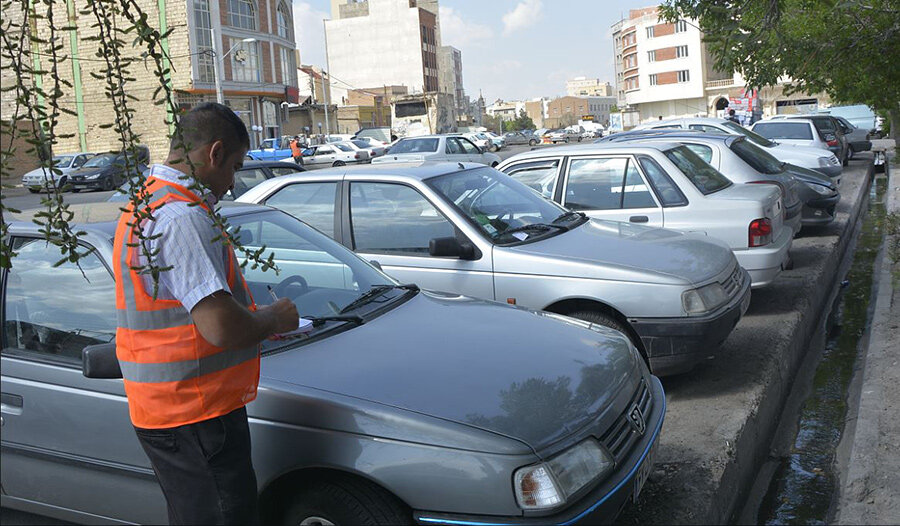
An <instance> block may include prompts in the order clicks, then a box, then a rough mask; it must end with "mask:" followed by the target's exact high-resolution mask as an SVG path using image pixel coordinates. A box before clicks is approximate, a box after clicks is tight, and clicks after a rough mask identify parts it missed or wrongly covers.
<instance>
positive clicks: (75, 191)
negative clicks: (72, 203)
mask: <svg viewBox="0 0 900 526" xmlns="http://www.w3.org/2000/svg"><path fill="white" fill-rule="evenodd" d="M80 191H81V188H73V189H72V193H73V194H77V193H78V192H80Z"/></svg>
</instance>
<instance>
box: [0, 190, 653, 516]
mask: <svg viewBox="0 0 900 526" xmlns="http://www.w3.org/2000/svg"><path fill="white" fill-rule="evenodd" d="M71 211H72V212H73V214H75V218H73V223H75V224H77V226H78V228H80V229H82V230H83V231H84V232H85V234H84V235H83V236H82V238H81V240H82V242H83V244H84V248H85V249H89V250H93V252H91V253H90V254H88V255H86V256H85V257H84V258H82V259H81V260H80V264H79V265H75V264H73V263H69V262H66V263H63V264H61V265H59V266H57V265H55V263H56V262H57V261H58V259H59V257H60V254H59V249H58V248H56V247H55V246H54V245H51V244H48V243H46V242H45V241H44V238H43V235H42V234H41V233H40V232H39V231H38V227H37V225H34V224H33V223H31V222H30V221H28V220H27V219H26V218H27V216H26V217H23V218H21V219H22V220H21V221H17V222H12V223H10V228H9V233H10V235H11V241H12V244H13V247H14V249H15V251H16V252H18V255H17V256H16V257H15V258H14V259H13V260H12V268H11V269H4V270H3V272H2V287H3V290H4V291H5V296H4V299H3V302H4V303H3V309H2V317H3V320H2V321H3V333H2V337H3V350H2V379H0V385H2V390H3V405H2V419H3V434H2V445H3V449H2V463H0V476H2V485H3V492H2V499H0V504H2V505H3V506H8V507H10V508H16V509H22V510H27V511H29V512H33V513H40V514H43V515H46V516H52V517H57V518H61V519H65V520H69V521H77V522H83V523H95V524H96V523H140V524H163V523H165V522H166V505H165V500H164V499H163V495H162V492H161V491H160V488H159V485H158V484H157V482H156V479H155V477H154V474H153V471H152V470H151V468H150V465H149V462H148V460H147V458H146V456H145V454H144V453H143V451H142V449H141V447H140V445H139V444H138V441H137V438H136V436H135V434H134V430H133V428H132V426H131V424H130V421H129V417H128V407H127V400H126V398H125V393H124V389H123V385H122V381H121V379H119V378H118V377H119V376H120V372H119V368H118V362H117V361H116V360H115V349H114V344H113V343H112V341H113V338H114V337H115V325H116V313H115V291H114V282H113V276H112V273H111V271H110V269H111V268H112V267H113V265H114V262H113V260H112V257H113V254H112V237H113V232H114V228H115V221H116V219H117V218H118V216H119V214H120V212H119V204H118V203H100V204H96V205H88V206H73V207H72V208H71ZM222 213H223V215H225V216H226V217H227V218H228V220H229V222H230V224H231V225H232V226H233V227H240V231H239V236H240V239H241V240H242V241H243V243H244V244H245V246H246V247H247V248H251V249H255V248H257V247H261V246H262V245H265V246H267V247H269V248H270V249H272V250H273V251H274V261H275V263H276V264H277V265H278V267H279V268H280V271H281V272H280V274H278V275H276V274H275V273H274V272H262V271H260V270H259V269H256V270H254V269H252V268H249V266H248V268H247V269H246V270H245V276H246V278H247V282H248V285H249V286H250V289H251V291H252V293H253V295H254V297H256V298H257V301H260V302H262V301H265V299H266V298H268V297H269V295H268V292H267V289H266V286H267V285H268V286H272V287H274V290H275V292H276V294H277V295H279V296H282V297H288V298H291V299H292V300H293V301H294V302H295V303H296V304H297V307H298V310H299V311H300V312H301V313H302V315H303V316H304V317H307V318H311V319H312V320H313V328H312V331H311V332H309V333H308V334H306V335H303V336H301V337H299V338H298V339H290V340H281V341H269V342H266V343H265V345H264V346H263V352H262V358H261V375H260V386H259V395H258V397H257V399H256V400H255V401H254V402H252V403H251V404H250V405H249V406H248V414H249V417H250V428H251V434H252V436H253V446H254V447H253V464H254V466H255V467H256V473H257V479H258V484H259V486H258V487H259V492H260V503H261V510H262V513H263V517H262V521H263V524H275V523H277V524H292V525H296V524H410V523H413V522H417V523H420V524H435V523H448V524H473V525H479V524H521V523H540V524H556V523H566V524H570V523H574V522H579V521H584V522H589V523H598V522H611V521H612V520H613V519H615V517H616V515H617V513H618V512H619V510H620V509H621V508H622V506H623V505H625V504H626V503H627V502H629V501H633V500H635V499H637V498H638V496H639V494H640V492H641V487H642V485H643V484H644V482H645V481H646V480H647V477H648V475H649V473H650V472H651V469H652V466H653V458H654V451H655V446H656V444H657V441H658V437H659V433H660V429H661V426H662V423H663V417H664V414H665V397H664V394H663V390H662V385H661V384H660V382H659V380H658V379H657V378H655V377H654V376H651V375H650V372H649V371H648V370H647V367H646V365H645V364H644V361H643V359H642V358H641V356H640V354H639V353H638V351H637V350H636V349H635V348H634V346H633V345H631V343H630V342H629V340H628V338H626V337H624V336H623V335H622V334H621V333H619V332H616V331H612V330H610V329H608V328H606V327H602V326H598V325H594V324H590V323H586V322H584V321H581V320H575V319H572V318H568V317H565V316H560V315H557V314H549V313H541V312H535V311H530V310H527V309H524V308H521V307H514V306H509V305H499V304H496V303H491V302H485V301H483V300H475V299H471V298H467V297H463V296H459V295H456V294H445V293H435V292H426V291H424V290H422V291H420V290H419V289H418V288H417V287H415V286H410V285H400V284H398V283H397V282H396V281H394V280H393V279H391V278H389V277H388V276H386V275H384V274H383V273H381V272H380V271H378V270H377V269H376V268H374V267H372V266H371V265H370V264H369V263H367V262H365V261H364V260H362V259H360V258H359V257H357V256H356V255H354V254H353V253H352V252H351V251H349V250H347V249H346V248H345V247H342V246H341V245H339V244H338V243H336V242H334V241H333V240H331V239H330V238H328V237H327V236H324V235H322V234H321V233H319V232H316V231H315V230H314V229H312V228H310V227H308V226H306V225H304V224H303V223H301V222H300V221H298V220H297V219H296V218H293V217H291V216H289V215H287V214H285V213H283V212H280V211H277V210H273V209H271V208H266V207H259V206H251V205H226V206H225V207H223V208H222ZM348 502H352V503H354V505H352V506H351V505H348V504H347V503H348ZM463 521H464V522H463Z"/></svg>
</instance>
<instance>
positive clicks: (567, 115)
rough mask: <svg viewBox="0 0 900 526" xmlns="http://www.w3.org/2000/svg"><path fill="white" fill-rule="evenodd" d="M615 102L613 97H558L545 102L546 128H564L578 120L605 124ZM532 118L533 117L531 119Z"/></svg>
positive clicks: (544, 123)
mask: <svg viewBox="0 0 900 526" xmlns="http://www.w3.org/2000/svg"><path fill="white" fill-rule="evenodd" d="M615 103H616V98H615V97H570V96H565V97H559V98H558V99H554V100H551V101H550V102H549V103H548V104H547V117H546V118H545V119H544V122H543V125H544V127H547V128H564V127H566V126H571V125H573V124H578V121H591V122H597V123H600V124H603V125H604V126H606V125H607V124H608V123H609V110H610V108H611V107H612V106H614V105H615ZM532 120H534V119H532Z"/></svg>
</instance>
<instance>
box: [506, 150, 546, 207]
mask: <svg viewBox="0 0 900 526" xmlns="http://www.w3.org/2000/svg"><path fill="white" fill-rule="evenodd" d="M503 172H504V173H505V174H507V175H509V176H511V177H512V178H513V179H515V180H517V181H519V182H520V183H522V184H524V185H525V186H527V187H529V188H531V189H533V190H535V191H537V192H538V193H540V194H541V195H543V196H544V197H546V198H548V199H549V198H551V197H553V190H554V189H555V188H556V181H557V179H559V159H552V160H549V161H536V162H531V163H520V164H515V165H513V166H508V167H506V168H505V169H504V170H503Z"/></svg>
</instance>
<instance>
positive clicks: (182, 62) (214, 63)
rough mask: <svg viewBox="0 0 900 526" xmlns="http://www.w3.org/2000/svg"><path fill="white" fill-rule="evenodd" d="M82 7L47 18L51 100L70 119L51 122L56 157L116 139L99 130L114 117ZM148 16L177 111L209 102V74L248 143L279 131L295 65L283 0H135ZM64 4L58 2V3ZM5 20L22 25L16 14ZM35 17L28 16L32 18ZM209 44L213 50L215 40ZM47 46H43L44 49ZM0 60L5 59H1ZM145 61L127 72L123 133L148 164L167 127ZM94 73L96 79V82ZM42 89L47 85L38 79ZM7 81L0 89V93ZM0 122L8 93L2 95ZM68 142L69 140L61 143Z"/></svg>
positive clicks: (40, 22)
mask: <svg viewBox="0 0 900 526" xmlns="http://www.w3.org/2000/svg"><path fill="white" fill-rule="evenodd" d="M83 3H84V2H83V0H79V1H78V2H70V3H69V9H68V10H66V9H62V10H57V11H55V12H52V13H51V15H52V16H53V22H54V25H55V27H56V28H57V31H58V33H57V34H56V35H55V40H54V41H53V43H52V44H53V45H59V46H62V49H61V50H59V55H60V56H64V57H65V58H64V59H61V60H60V61H59V62H58V64H57V71H56V73H57V75H58V78H59V79H60V81H63V82H66V83H69V86H64V87H63V90H64V91H65V94H64V96H63V97H61V98H60V100H59V102H60V105H61V107H62V108H64V109H66V110H70V111H71V112H72V114H71V115H70V114H68V113H62V114H60V116H59V121H58V124H57V129H56V134H57V135H58V136H60V137H59V140H58V144H57V145H56V147H55V152H54V153H62V152H67V151H79V150H83V151H95V152H96V151H105V150H113V149H119V148H120V147H121V146H120V145H119V143H118V138H119V136H118V134H117V133H116V132H115V130H114V129H112V128H109V127H108V126H107V125H109V124H112V123H113V122H114V120H115V114H114V110H113V103H112V102H111V101H110V100H109V99H107V97H106V95H105V88H106V79H105V77H104V76H103V73H102V69H103V68H104V66H105V62H103V61H101V60H98V59H97V57H98V56H101V55H102V54H101V55H98V54H97V51H98V49H99V45H100V44H99V42H98V41H97V40H94V39H93V37H96V36H97V29H96V28H95V27H94V24H96V20H95V19H94V18H93V17H92V16H91V15H87V14H84V13H82V7H83V5H82V4H83ZM137 3H138V5H139V6H140V7H141V8H142V10H143V11H144V12H145V13H146V14H147V15H149V17H150V18H149V22H150V24H151V25H152V26H154V27H156V28H158V29H159V30H160V33H162V34H165V33H166V32H167V31H169V30H171V31H172V32H171V33H170V34H168V35H167V36H166V37H165V38H164V39H163V47H164V48H167V49H168V53H169V57H170V60H169V61H167V64H166V65H167V66H169V67H170V72H169V74H168V75H167V76H166V83H167V85H168V88H169V89H170V90H171V91H172V92H173V94H174V98H175V101H176V103H177V104H178V106H180V107H181V108H184V109H187V108H190V107H191V106H193V105H195V104H197V103H199V102H202V101H215V100H216V98H217V97H216V91H217V90H216V76H217V75H218V78H219V80H220V85H221V89H222V92H223V94H224V102H225V104H227V105H228V106H230V107H231V108H232V109H233V110H234V111H235V113H237V114H238V115H239V116H240V117H241V119H242V120H243V121H244V123H245V124H246V125H247V127H248V129H250V130H252V132H251V143H252V144H251V146H255V145H256V144H258V143H259V141H261V140H262V139H264V138H267V137H277V136H279V135H281V134H282V132H283V130H282V129H281V128H282V124H283V119H284V113H285V112H284V111H282V103H288V102H296V101H297V97H298V93H297V66H296V58H295V47H296V45H295V40H294V30H293V27H294V24H293V14H292V11H291V4H290V2H289V1H287V0H214V1H210V0H190V1H188V2H184V1H181V2H177V1H173V0H162V1H155V0H138V2H137ZM63 5H65V4H63ZM7 17H12V18H17V17H18V18H21V13H19V14H18V15H17V13H16V12H15V10H14V9H13V10H10V12H9V13H7V12H4V21H6V19H7ZM32 20H35V19H32ZM32 27H33V31H36V33H37V36H38V37H39V38H41V39H49V38H50V31H51V29H50V23H49V21H48V20H46V19H37V20H36V24H35V25H34V26H32ZM214 42H215V43H216V44H217V45H213V43H214ZM49 45H50V44H40V45H39V44H35V47H34V51H35V52H36V53H35V54H34V57H35V59H36V60H38V61H39V63H42V64H43V66H47V60H48V59H47V57H49V56H51V53H50V51H49ZM44 48H46V49H44ZM142 51H146V49H144V48H142V46H141V44H138V45H137V46H135V47H133V48H132V47H131V46H126V47H125V48H124V49H123V53H125V54H127V55H128V56H131V57H134V58H139V57H140V53H141V52H142ZM4 60H6V57H5V56H4ZM145 63H146V64H148V65H150V63H149V62H145V61H144V60H139V61H138V62H136V63H134V64H132V66H131V67H130V68H129V69H128V72H127V74H128V76H130V77H132V78H133V80H129V81H127V84H126V86H125V91H126V92H127V93H128V94H129V95H130V96H132V97H135V98H136V99H137V100H130V101H129V104H130V105H131V107H132V108H134V109H135V110H136V111H135V113H134V115H133V116H132V119H131V129H132V131H133V132H135V133H137V134H139V135H140V140H141V142H142V143H143V144H145V145H147V146H149V147H150V152H151V157H152V159H154V160H160V159H163V158H164V157H165V155H166V153H167V152H168V142H169V140H168V137H167V135H168V134H169V128H168V127H167V126H166V125H165V123H166V119H167V118H168V108H167V107H166V106H165V105H154V104H153V102H154V101H153V96H154V92H156V91H157V88H159V87H160V85H161V81H160V79H159V78H158V77H157V76H156V75H155V73H154V71H153V68H152V65H151V67H145ZM8 66H9V64H6V63H4V64H3V68H4V70H5V71H6V70H7V69H8ZM96 75H99V76H100V78H97V77H96ZM40 76H41V77H43V78H41V79H35V80H36V81H38V82H40V81H42V82H43V83H44V85H45V86H47V85H48V82H50V81H51V80H52V79H51V77H50V74H49V73H45V74H42V75H40ZM5 86H6V83H4V87H5ZM2 97H3V109H4V111H3V113H4V118H7V117H6V116H7V115H10V113H8V112H7V111H6V109H7V106H8V103H9V101H8V100H7V99H9V98H10V97H15V94H14V93H13V92H6V91H5V92H3V94H2ZM66 135H69V136H68V137H66Z"/></svg>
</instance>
